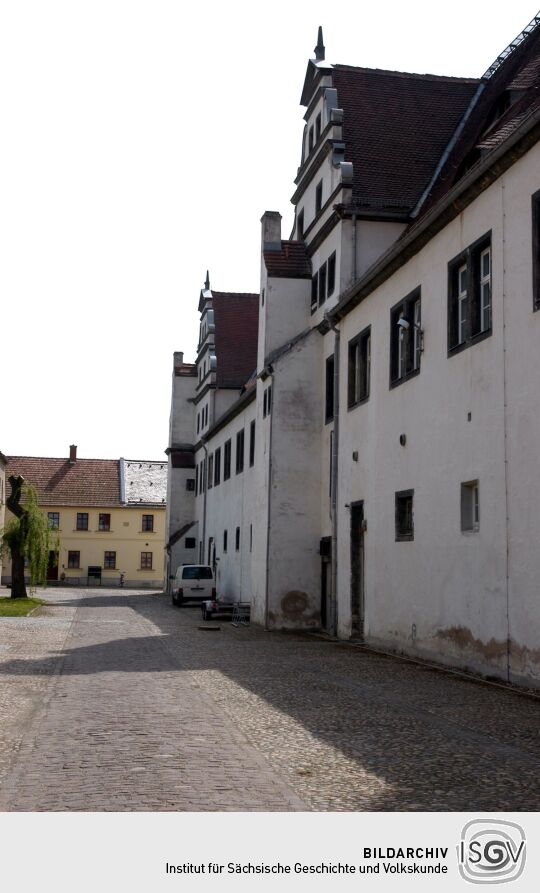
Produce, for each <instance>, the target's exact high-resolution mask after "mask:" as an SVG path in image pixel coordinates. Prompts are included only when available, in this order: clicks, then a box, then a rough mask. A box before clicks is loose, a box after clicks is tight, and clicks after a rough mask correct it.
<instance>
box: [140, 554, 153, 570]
mask: <svg viewBox="0 0 540 893" xmlns="http://www.w3.org/2000/svg"><path fill="white" fill-rule="evenodd" d="M141 570H142V571H151V570H152V553H151V552H141Z"/></svg>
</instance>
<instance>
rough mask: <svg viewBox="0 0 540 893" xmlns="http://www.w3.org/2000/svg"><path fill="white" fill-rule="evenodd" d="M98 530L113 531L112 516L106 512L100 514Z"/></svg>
mask: <svg viewBox="0 0 540 893" xmlns="http://www.w3.org/2000/svg"><path fill="white" fill-rule="evenodd" d="M98 529H99V530H110V529H111V516H110V515H109V514H106V513H105V512H100V514H99V521H98Z"/></svg>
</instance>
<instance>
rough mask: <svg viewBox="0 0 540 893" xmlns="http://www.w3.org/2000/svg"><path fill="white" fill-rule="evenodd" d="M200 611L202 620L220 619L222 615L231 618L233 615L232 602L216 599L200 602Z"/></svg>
mask: <svg viewBox="0 0 540 893" xmlns="http://www.w3.org/2000/svg"><path fill="white" fill-rule="evenodd" d="M201 611H202V619H203V620H211V619H212V617H216V616H220V617H221V616H223V615H224V614H230V616H231V617H232V615H233V613H234V602H233V601H232V600H231V601H226V600H224V599H222V598H217V597H214V598H209V599H207V600H206V601H203V602H202V604H201Z"/></svg>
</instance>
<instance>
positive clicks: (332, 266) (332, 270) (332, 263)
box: [328, 251, 336, 297]
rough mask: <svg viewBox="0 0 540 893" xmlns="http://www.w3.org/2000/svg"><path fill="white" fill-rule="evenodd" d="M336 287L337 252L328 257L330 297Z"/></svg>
mask: <svg viewBox="0 0 540 893" xmlns="http://www.w3.org/2000/svg"><path fill="white" fill-rule="evenodd" d="M335 287H336V252H335V251H334V253H333V254H331V255H330V257H329V258H328V297H330V295H333V294H334V289H335Z"/></svg>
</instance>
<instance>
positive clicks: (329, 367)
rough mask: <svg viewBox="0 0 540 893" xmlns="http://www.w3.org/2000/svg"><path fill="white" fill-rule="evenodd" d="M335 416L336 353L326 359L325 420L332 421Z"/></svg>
mask: <svg viewBox="0 0 540 893" xmlns="http://www.w3.org/2000/svg"><path fill="white" fill-rule="evenodd" d="M333 418H334V355H333V354H332V356H331V357H328V359H327V361H326V400H325V413H324V420H325V422H331V421H332V419H333Z"/></svg>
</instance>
